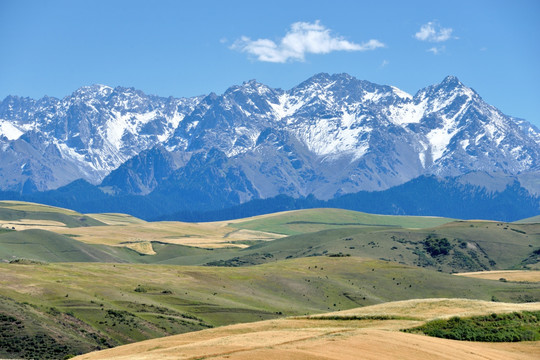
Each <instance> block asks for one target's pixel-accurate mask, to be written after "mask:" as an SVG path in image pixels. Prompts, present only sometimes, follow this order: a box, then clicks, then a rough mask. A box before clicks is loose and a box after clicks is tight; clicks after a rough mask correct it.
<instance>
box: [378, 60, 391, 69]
mask: <svg viewBox="0 0 540 360" xmlns="http://www.w3.org/2000/svg"><path fill="white" fill-rule="evenodd" d="M388 64H390V61H388V60H383V61H382V63H381V65H380V66H379V67H381V68H383V67H386V66H388Z"/></svg>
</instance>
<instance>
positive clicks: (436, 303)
mask: <svg viewBox="0 0 540 360" xmlns="http://www.w3.org/2000/svg"><path fill="white" fill-rule="evenodd" d="M528 310H540V303H538V302H534V303H523V304H513V303H503V302H493V301H483V300H471V299H445V298H437V299H413V300H404V301H393V302H388V303H383V304H377V305H372V306H366V307H361V308H356V309H349V310H343V311H336V312H332V313H327V314H321V315H313V316H311V317H312V318H321V317H323V318H324V317H327V316H338V317H339V316H396V317H410V318H415V319H418V320H422V321H429V320H433V319H438V318H449V317H452V316H476V315H485V314H490V313H507V312H513V311H528Z"/></svg>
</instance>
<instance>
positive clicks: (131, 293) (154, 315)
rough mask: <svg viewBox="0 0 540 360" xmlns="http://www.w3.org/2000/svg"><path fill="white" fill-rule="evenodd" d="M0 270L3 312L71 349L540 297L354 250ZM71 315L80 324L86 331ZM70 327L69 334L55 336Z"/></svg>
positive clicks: (535, 287)
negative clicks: (386, 307) (339, 254)
mask: <svg viewBox="0 0 540 360" xmlns="http://www.w3.org/2000/svg"><path fill="white" fill-rule="evenodd" d="M0 272H1V273H2V277H1V278H0V296H1V299H3V301H2V302H0V313H3V314H6V315H8V314H9V315H10V316H13V317H14V318H16V321H20V323H21V324H22V325H23V326H24V329H33V330H32V331H33V333H34V334H48V335H49V336H51V337H52V339H53V340H54V341H55V342H56V344H59V345H65V346H67V348H66V351H67V352H69V353H82V352H87V351H89V350H93V349H98V348H106V347H108V346H116V345H121V344H126V343H131V342H136V341H140V340H145V339H149V338H156V337H162V336H166V335H171V334H178V333H183V332H188V331H193V330H197V329H203V328H207V327H210V326H223V325H227V324H232V323H241V322H252V321H259V320H267V319H274V318H278V317H282V316H286V315H291V316H302V315H306V314H307V315H309V314H315V313H321V312H328V311H332V310H343V309H349V308H356V307H358V306H369V305H372V304H378V303H383V302H387V301H391V300H396V299H413V298H419V297H420V298H422V297H424V298H431V297H460V298H469V299H484V300H490V299H492V298H493V297H496V298H498V299H500V300H501V301H507V302H520V301H521V302H523V301H532V300H535V301H538V300H540V284H522V283H511V282H507V283H504V282H499V281H489V280H479V279H473V278H466V277H457V276H452V275H448V274H443V273H437V272H433V271H429V270H426V269H422V268H416V267H407V266H403V265H399V264H396V263H391V262H385V261H377V260H370V259H361V258H354V257H348V258H329V257H310V258H301V259H293V260H285V261H279V262H274V263H268V264H264V265H259V266H251V267H241V268H217V267H200V266H158V265H151V266H148V265H133V264H92V263H67V264H29V265H24V264H2V265H0ZM60 319H65V321H60ZM43 324H45V325H43ZM70 324H81V327H80V328H81V329H83V330H85V331H84V332H78V331H76V330H75V329H76V328H77V327H75V326H74V325H70ZM74 328H75V329H74ZM24 329H20V331H18V330H17V329H12V332H13V334H12V335H13V338H17V336H19V337H20V336H23V335H24V334H25V333H24V331H23V330H24ZM89 329H92V331H90V330H89ZM25 331H26V330H25ZM64 333H68V334H72V335H71V337H65V336H63V335H62V336H57V335H58V334H64ZM1 355H5V354H1Z"/></svg>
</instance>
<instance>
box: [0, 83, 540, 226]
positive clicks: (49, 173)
mask: <svg viewBox="0 0 540 360" xmlns="http://www.w3.org/2000/svg"><path fill="white" fill-rule="evenodd" d="M0 158H1V159H2V161H1V162H0V190H2V191H3V195H2V196H3V197H4V198H20V199H27V200H28V199H39V200H43V199H49V200H48V202H49V203H51V202H54V201H57V202H58V201H60V200H59V199H66V200H65V201H68V202H69V201H71V203H68V204H65V203H62V204H61V205H69V207H71V208H75V209H77V210H80V211H83V210H88V209H89V208H92V209H93V207H98V209H96V210H99V211H112V210H118V208H119V207H120V208H121V210H124V211H125V210H126V209H127V210H129V209H130V207H135V208H146V209H147V211H148V212H149V213H153V214H154V215H155V216H162V215H167V214H171V213H175V212H178V211H184V210H190V211H215V210H219V209H222V208H226V207H230V206H236V205H240V204H243V203H246V202H249V201H252V200H257V199H266V198H273V197H276V196H280V195H281V196H283V195H284V196H288V197H290V198H311V197H313V198H315V199H317V200H318V201H325V202H327V203H331V202H332V201H334V199H339V198H341V197H343V196H346V195H347V194H355V193H359V192H362V193H366V194H367V193H369V192H378V193H381V194H382V193H385V194H390V193H391V192H389V191H391V190H392V189H394V188H396V187H397V186H402V185H404V184H408V183H410V182H411V181H416V183H418V182H419V181H420V182H421V181H422V180H421V179H425V181H428V182H429V181H432V179H437V180H436V181H440V182H441V183H443V182H444V183H445V184H446V185H445V186H448V184H450V183H451V184H454V185H453V188H454V189H458V190H459V191H462V192H463V191H464V192H466V193H469V194H470V193H471V192H477V191H479V192H482V194H484V195H482V196H484V197H485V196H488V197H491V198H496V197H497V196H498V195H497V194H501V193H503V192H504V191H510V190H508V189H515V191H516V194H520V195H519V196H518V198H519V199H523V200H524V201H525V202H527V203H528V205H527V209H528V211H529V212H530V213H531V216H532V215H536V214H537V213H538V212H539V211H540V206H539V203H540V201H539V198H538V196H539V194H540V181H539V180H538V179H540V176H539V173H540V163H539V159H540V131H539V130H538V129H537V128H536V127H534V126H533V125H532V124H530V123H529V122H527V121H525V120H523V119H517V118H514V117H511V116H507V115H505V114H503V113H502V112H501V111H499V110H498V109H496V108H495V107H493V106H491V105H489V104H487V103H486V102H485V101H484V100H483V99H482V98H481V97H480V95H479V94H478V93H477V92H476V91H474V90H473V89H471V88H470V87H467V86H465V85H464V84H463V83H461V82H460V81H459V79H457V78H456V77H454V76H448V77H446V78H445V79H444V80H443V81H442V82H441V83H439V84H436V85H432V86H428V87H426V88H424V89H421V90H419V91H418V92H417V93H416V94H415V95H414V96H413V95H410V94H408V93H406V92H404V91H401V90H400V89H398V88H396V87H393V86H386V85H377V84H374V83H371V82H369V81H364V80H358V79H356V78H354V77H352V76H350V75H348V74H335V75H329V74H324V73H321V74H317V75H315V76H313V77H311V78H309V79H307V80H306V81H304V82H302V83H301V84H299V85H298V86H296V87H294V88H292V89H290V90H281V89H273V88H270V87H268V86H266V85H264V84H261V83H258V82H256V81H255V80H251V81H247V82H245V83H243V84H242V85H238V86H232V87H230V88H229V89H227V90H226V91H225V92H224V93H223V94H222V95H216V94H214V93H211V94H209V95H207V96H197V97H192V98H179V99H178V98H172V97H169V98H164V97H158V96H153V95H146V94H144V93H143V92H141V91H138V90H135V89H133V88H123V87H116V88H111V87H108V86H103V85H93V86H89V87H82V88H80V89H78V90H77V91H75V92H74V93H73V94H72V95H70V96H67V97H65V98H64V99H56V98H52V97H44V98H42V99H39V100H33V99H29V98H21V97H17V96H8V97H7V98H6V99H4V100H3V101H2V102H1V103H0ZM419 179H420V180H419ZM81 181H82V182H81ZM413 184H415V183H413ZM414 187H415V186H413V188H414ZM443 187H444V186H443ZM475 189H476V190H475ZM416 191H418V190H416ZM456 191H457V190H456ZM459 191H458V193H459ZM421 192H422V191H421V189H420V193H418V194H417V196H418V197H421V196H422V194H421ZM66 194H67V195H66ZM459 194H461V193H459ZM455 196H457V197H459V196H462V197H463V194H461V195H455ZM516 196H517V195H516ZM392 200H393V199H389V200H388V202H387V208H388V209H387V210H383V211H388V212H392V211H394V212H396V213H400V212H406V213H407V212H411V211H412V212H415V210H414V209H412V210H407V211H406V210H404V207H403V206H398V207H399V209H396V206H393V205H395V202H394V203H393V202H392ZM516 201H517V198H516ZM83 203H84V204H85V205H83ZM90 204H93V205H90ZM107 204H108V205H107ZM121 204H124V205H121ZM319 204H320V203H319ZM519 204H520V203H519V201H518V202H516V205H517V206H519ZM531 204H532V205H531ZM85 206H86V208H85ZM460 206H462V205H460ZM472 206H474V204H472ZM392 208H394V210H392ZM357 210H365V209H357ZM134 211H136V210H134ZM418 211H419V209H417V212H418ZM509 211H510V210H509ZM126 212H130V211H126ZM535 212H536V213H535ZM137 215H138V216H143V217H147V218H148V217H149V215H148V214H146V213H145V214H141V213H138V214H137ZM458 215H459V214H458ZM485 216H487V214H486V215H484V216H483V217H485ZM461 217H463V216H461Z"/></svg>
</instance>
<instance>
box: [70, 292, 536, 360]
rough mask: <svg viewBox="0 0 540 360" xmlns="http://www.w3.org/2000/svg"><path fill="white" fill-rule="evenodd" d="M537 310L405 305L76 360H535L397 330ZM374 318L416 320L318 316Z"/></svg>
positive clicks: (193, 336)
mask: <svg viewBox="0 0 540 360" xmlns="http://www.w3.org/2000/svg"><path fill="white" fill-rule="evenodd" d="M539 309H540V303H530V304H505V303H494V302H487V301H476V300H464V299H423V300H409V301H400V302H391V303H385V304H380V305H374V306H369V307H364V308H357V309H352V310H347V311H343V312H337V313H331V314H323V315H319V316H318V317H319V319H317V317H316V316H312V317H304V318H286V319H279V320H269V321H261V322H255V323H247V324H237V325H231V326H224V327H220V328H216V329H209V330H203V331H198V332H194V333H187V334H182V335H176V336H170V337H165V338H160V339H154V340H148V341H143V342H139V343H134V344H130V345H124V346H120V347H117V348H113V349H108V350H104V351H99V352H94V353H89V354H85V355H81V356H79V357H76V358H75V359H78V360H98V359H115V360H124V359H125V360H127V359H133V360H157V359H160V360H169V359H263V360H264V359H301V360H302V359H327V360H328V359H335V360H338V359H373V360H386V359H484V360H485V359H497V360H498V359H500V360H503V359H504V360H506V359H523V360H526V359H538V357H539V355H540V343H539V342H521V343H481V342H467V341H456V340H447V339H439V338H434V337H429V336H425V335H418V334H409V333H403V332H400V331H399V330H400V329H403V328H409V327H414V326H418V325H420V324H421V323H423V322H424V321H427V320H432V319H435V318H440V317H451V316H456V315H459V316H462V315H482V314H490V313H493V312H509V311H520V310H539ZM375 314H378V315H393V316H403V317H411V316H413V317H415V318H417V319H418V320H412V319H410V320H328V319H324V318H321V317H324V316H330V315H331V316H334V317H339V316H351V315H358V316H367V315H375Z"/></svg>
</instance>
